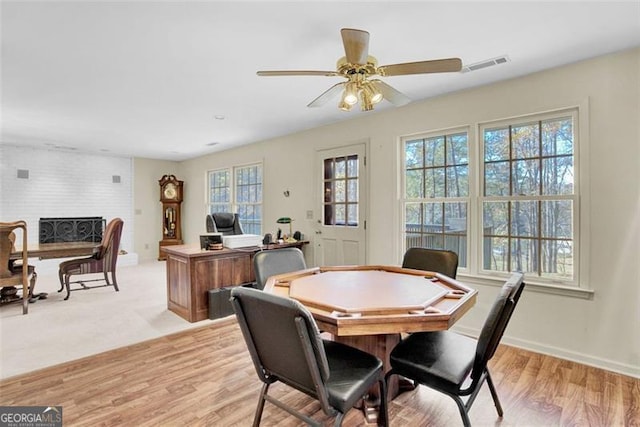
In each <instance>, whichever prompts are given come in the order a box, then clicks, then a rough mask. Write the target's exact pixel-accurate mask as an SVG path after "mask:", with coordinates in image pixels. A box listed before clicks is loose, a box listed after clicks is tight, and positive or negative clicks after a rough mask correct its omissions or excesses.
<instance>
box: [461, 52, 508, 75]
mask: <svg viewBox="0 0 640 427" xmlns="http://www.w3.org/2000/svg"><path fill="white" fill-rule="evenodd" d="M505 62H509V57H508V56H507V55H504V56H499V57H497V58H491V59H485V60H484V61H480V62H476V63H475V64H469V65H465V66H464V67H462V70H461V72H463V73H468V72H469V71H478V70H481V69H483V68H487V67H493V66H494V65H498V64H504V63H505Z"/></svg>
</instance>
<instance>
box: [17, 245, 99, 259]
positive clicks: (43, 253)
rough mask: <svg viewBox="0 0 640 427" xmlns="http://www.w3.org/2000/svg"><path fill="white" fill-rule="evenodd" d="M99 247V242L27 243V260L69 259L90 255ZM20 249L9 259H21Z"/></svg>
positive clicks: (18, 247)
mask: <svg viewBox="0 0 640 427" xmlns="http://www.w3.org/2000/svg"><path fill="white" fill-rule="evenodd" d="M99 246H100V242H59V243H29V246H28V247H27V256H28V257H29V258H40V259H47V258H71V257H80V256H89V255H92V254H93V253H94V252H95V251H96V250H97V249H98V247H99ZM21 251H22V248H21V247H20V246H19V245H17V246H16V252H12V253H11V259H19V258H21V257H22V252H21Z"/></svg>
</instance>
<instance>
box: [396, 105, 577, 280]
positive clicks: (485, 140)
mask: <svg viewBox="0 0 640 427" xmlns="http://www.w3.org/2000/svg"><path fill="white" fill-rule="evenodd" d="M577 120H578V110H577V109H569V110H563V111H558V112H554V113H548V114H537V115H532V116H527V117H520V118H515V119H509V120H505V121H500V122H491V123H481V124H479V126H478V142H477V144H473V145H475V146H477V147H478V148H477V150H475V149H474V150H470V149H469V145H470V141H468V140H467V139H468V132H466V131H465V130H460V129H454V130H451V131H444V132H437V133H428V134H425V135H421V136H418V137H415V136H412V137H406V138H403V139H402V157H403V168H402V170H403V177H402V180H403V183H404V185H403V188H404V191H403V198H402V208H403V212H404V223H403V231H404V239H403V240H404V242H403V243H404V250H406V249H407V248H409V247H412V246H421V247H428V248H434V249H449V250H453V251H454V252H456V253H458V256H459V259H460V264H459V266H460V268H462V269H466V272H467V273H468V274H472V275H478V276H482V275H494V274H501V273H504V274H507V273H509V272H511V271H522V272H524V273H525V274H527V276H528V277H529V278H530V279H529V280H532V279H534V278H535V281H538V282H540V283H544V282H555V283H558V282H559V283H562V284H568V285H576V284H577V277H576V275H577V271H578V265H577V260H578V255H577V253H576V252H577V245H576V237H575V235H574V233H575V231H574V230H576V229H577V219H578V218H579V212H578V209H579V205H578V202H577V200H578V185H577V184H578V183H577V182H576V176H577V173H576V161H575V158H576V148H577V146H578V139H577V132H576V130H577ZM470 170H471V171H477V173H473V174H471V173H470ZM472 201H473V205H472V204H471V202H472ZM476 201H477V202H476ZM468 214H469V217H467V215H468Z"/></svg>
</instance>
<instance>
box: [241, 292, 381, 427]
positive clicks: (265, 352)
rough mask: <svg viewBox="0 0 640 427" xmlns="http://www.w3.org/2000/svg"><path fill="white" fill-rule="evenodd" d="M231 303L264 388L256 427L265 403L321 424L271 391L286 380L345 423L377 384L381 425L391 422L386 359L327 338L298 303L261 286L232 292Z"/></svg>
mask: <svg viewBox="0 0 640 427" xmlns="http://www.w3.org/2000/svg"><path fill="white" fill-rule="evenodd" d="M231 304H232V306H233V309H234V311H235V312H236V316H237V318H238V323H239V324H240V329H241V330H242V335H243V336H244V339H245V342H246V344H247V347H248V349H249V353H250V354H251V359H252V360H253V364H254V366H255V369H256V372H257V374H258V377H259V378H260V380H261V381H262V383H263V385H262V390H261V392H260V399H259V401H258V407H257V409H256V413H255V417H254V420H253V425H254V427H255V426H258V425H259V424H260V420H261V418H262V411H263V409H264V404H265V402H267V401H268V402H270V403H272V404H274V405H276V406H278V407H279V408H280V409H283V410H285V411H287V412H288V413H290V414H291V415H293V416H295V417H297V418H298V419H301V420H303V421H304V422H305V423H307V424H308V425H312V426H320V425H322V424H321V423H319V422H318V421H316V420H314V419H313V418H311V417H309V416H308V415H305V414H303V413H301V412H299V411H298V410H296V409H295V408H293V407H291V406H289V405H287V404H285V403H284V402H282V401H281V400H278V399H276V398H275V397H273V396H271V395H269V394H268V391H269V386H270V385H271V384H273V383H275V382H281V383H284V384H286V385H288V386H290V387H292V388H294V389H296V390H299V391H301V392H303V393H305V394H307V395H309V396H311V397H313V398H315V399H317V400H318V401H319V402H320V407H321V408H322V411H323V412H324V413H325V414H327V415H329V416H332V417H335V423H334V425H335V426H340V425H341V424H342V420H343V418H344V415H345V414H346V413H347V412H348V411H349V410H350V409H351V408H352V407H353V406H354V405H355V404H356V402H357V401H358V400H360V399H362V398H363V397H365V395H367V394H368V392H369V389H370V388H371V387H373V386H375V385H376V383H377V384H378V387H379V391H380V396H381V399H380V416H379V417H378V424H381V425H385V426H386V425H388V424H389V419H388V414H387V402H386V387H385V382H384V372H383V367H382V361H381V360H380V359H378V358H377V357H376V356H374V355H371V354H369V353H365V352H364V351H361V350H358V349H356V348H354V347H350V346H348V345H345V344H341V343H338V342H335V341H328V340H323V339H322V338H321V337H320V333H319V331H318V327H317V326H316V323H315V320H314V319H313V317H312V316H311V313H309V311H308V310H307V309H306V308H305V307H304V306H303V305H302V304H300V303H299V302H298V301H296V300H293V299H289V298H284V297H281V296H277V295H274V294H271V293H268V292H263V291H260V290H257V289H252V288H245V287H238V288H233V289H232V290H231Z"/></svg>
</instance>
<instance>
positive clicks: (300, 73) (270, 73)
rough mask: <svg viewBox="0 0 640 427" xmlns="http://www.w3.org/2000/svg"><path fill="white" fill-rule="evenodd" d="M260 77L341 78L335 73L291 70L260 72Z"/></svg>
mask: <svg viewBox="0 0 640 427" xmlns="http://www.w3.org/2000/svg"><path fill="white" fill-rule="evenodd" d="M256 74H258V75H259V76H267V77H268V76H327V77H333V76H339V75H340V74H338V73H337V72H335V71H312V70H291V71H258V72H257V73H256Z"/></svg>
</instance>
